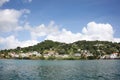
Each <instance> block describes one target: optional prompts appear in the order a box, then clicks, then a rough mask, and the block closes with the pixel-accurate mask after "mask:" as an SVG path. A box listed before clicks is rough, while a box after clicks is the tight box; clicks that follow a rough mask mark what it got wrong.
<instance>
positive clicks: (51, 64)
mask: <svg viewBox="0 0 120 80" xmlns="http://www.w3.org/2000/svg"><path fill="white" fill-rule="evenodd" d="M0 80H120V60H55V61H52V60H11V59H1V60H0Z"/></svg>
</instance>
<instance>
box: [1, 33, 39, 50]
mask: <svg viewBox="0 0 120 80" xmlns="http://www.w3.org/2000/svg"><path fill="white" fill-rule="evenodd" d="M37 43H38V41H36V40H26V41H19V40H18V39H16V38H15V36H13V35H11V36H8V37H6V38H2V37H0V45H2V46H4V47H2V49H11V48H16V47H18V46H19V47H27V46H33V45H35V44H37Z"/></svg>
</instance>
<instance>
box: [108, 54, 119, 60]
mask: <svg viewBox="0 0 120 80" xmlns="http://www.w3.org/2000/svg"><path fill="white" fill-rule="evenodd" d="M117 55H118V53H113V54H111V55H110V58H111V59H115V58H118V56H117Z"/></svg>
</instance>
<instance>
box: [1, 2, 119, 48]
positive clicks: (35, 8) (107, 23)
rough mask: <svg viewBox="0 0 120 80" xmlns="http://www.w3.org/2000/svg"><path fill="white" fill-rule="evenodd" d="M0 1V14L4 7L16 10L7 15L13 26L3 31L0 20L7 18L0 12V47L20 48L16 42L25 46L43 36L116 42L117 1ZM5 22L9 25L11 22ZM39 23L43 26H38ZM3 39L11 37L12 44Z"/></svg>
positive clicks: (117, 34)
mask: <svg viewBox="0 0 120 80" xmlns="http://www.w3.org/2000/svg"><path fill="white" fill-rule="evenodd" d="M0 4H2V5H1V7H0V10H1V12H0V13H1V14H5V13H4V11H5V10H6V9H7V10H8V12H12V10H13V12H14V13H15V12H16V11H17V12H18V13H15V14H14V15H13V17H10V18H11V20H13V19H16V20H17V21H14V25H16V26H14V27H10V26H7V28H11V30H9V31H4V28H3V23H6V22H5V21H7V23H8V22H9V21H8V19H6V17H4V16H5V15H3V19H2V20H1V22H0V26H2V27H1V30H2V31H1V32H0V38H1V42H0V48H1V49H4V48H5V47H6V48H15V47H16V46H22V47H24V46H23V45H20V44H22V43H24V44H27V45H25V46H29V43H31V42H33V44H36V43H38V42H40V41H43V40H44V39H51V40H54V41H60V42H68V43H69V42H74V41H77V40H84V39H85V40H107V41H113V42H114V41H115V42H119V41H120V39H119V38H120V35H119V34H120V27H119V26H120V22H119V21H120V15H119V14H120V5H119V4H120V0H1V1H0ZM18 14H19V15H18ZM16 15H18V17H16ZM7 16H8V17H9V15H7ZM10 18H9V19H10ZM4 19H6V20H4ZM3 21H4V22H3ZM7 23H6V24H7ZM9 24H10V25H11V24H12V25H13V22H12V23H10V22H9ZM42 24H43V25H44V26H43V27H44V28H41V25H42ZM12 25H11V26H12ZM50 25H51V26H50ZM5 27H6V26H5ZM12 28H13V29H12ZM18 28H21V29H19V30H18ZM38 29H39V30H38ZM40 29H41V30H40ZM103 31H104V32H103ZM53 32H54V33H53ZM104 33H105V35H102V34H104ZM88 34H91V35H88ZM93 34H94V35H93ZM95 34H96V35H95ZM57 36H58V37H57ZM71 36H72V37H71ZM84 36H85V37H84ZM105 36H107V37H108V38H106V37H105ZM7 38H8V39H9V38H12V39H14V40H15V42H16V45H14V46H12V45H11V44H12V43H11V41H8V42H9V43H6V41H7ZM63 38H64V39H63ZM68 39H69V40H68ZM62 40H63V41H62ZM70 40H71V41H70ZM25 42H28V43H25ZM34 42H35V43H34ZM33 44H32V45H33ZM9 45H11V46H9ZM30 45H31V44H30ZM3 46H4V47H3Z"/></svg>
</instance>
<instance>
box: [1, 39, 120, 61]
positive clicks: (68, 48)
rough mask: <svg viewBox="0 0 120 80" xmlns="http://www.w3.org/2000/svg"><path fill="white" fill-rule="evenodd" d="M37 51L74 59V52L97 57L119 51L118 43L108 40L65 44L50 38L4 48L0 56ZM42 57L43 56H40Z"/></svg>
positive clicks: (6, 56) (90, 57)
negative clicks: (26, 44)
mask: <svg viewBox="0 0 120 80" xmlns="http://www.w3.org/2000/svg"><path fill="white" fill-rule="evenodd" d="M33 51H37V52H38V53H40V54H41V55H44V54H46V53H48V52H49V51H54V52H55V53H59V54H60V55H64V54H68V55H70V56H71V57H69V58H67V59H74V57H73V55H74V54H75V53H88V52H89V53H92V55H93V56H88V57H87V59H99V58H100V56H102V55H106V54H112V53H120V43H113V42H108V41H85V40H84V41H77V42H74V43H70V44H66V43H60V42H54V41H51V40H45V41H43V42H41V43H38V44H37V45H34V46H29V47H25V48H21V47H17V48H16V49H8V50H7V49H5V50H1V51H0V58H10V56H8V53H10V52H15V54H20V53H21V52H22V53H28V52H33ZM49 58H50V59H55V57H54V56H51V57H49ZM85 58H86V56H84V55H83V54H81V57H80V58H79V57H77V58H75V59H85ZM41 59H44V57H41Z"/></svg>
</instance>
